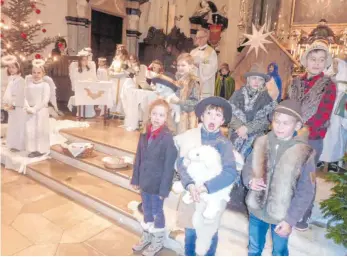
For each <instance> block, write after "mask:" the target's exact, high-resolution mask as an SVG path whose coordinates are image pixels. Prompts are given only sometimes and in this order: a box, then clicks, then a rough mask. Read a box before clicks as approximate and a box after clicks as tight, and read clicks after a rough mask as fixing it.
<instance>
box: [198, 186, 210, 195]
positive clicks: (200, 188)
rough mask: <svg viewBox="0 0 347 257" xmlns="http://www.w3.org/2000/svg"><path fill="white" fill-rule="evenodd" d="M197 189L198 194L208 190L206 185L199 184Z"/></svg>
mask: <svg viewBox="0 0 347 257" xmlns="http://www.w3.org/2000/svg"><path fill="white" fill-rule="evenodd" d="M198 191H199V193H200V194H202V193H208V190H207V188H206V186H200V187H199V188H198Z"/></svg>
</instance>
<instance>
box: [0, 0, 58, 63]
mask: <svg viewBox="0 0 347 257" xmlns="http://www.w3.org/2000/svg"><path fill="white" fill-rule="evenodd" d="M1 5H2V8H1V14H2V20H1V24H0V25H1V28H2V30H1V49H2V55H7V54H11V55H15V56H17V58H18V60H22V61H24V60H26V59H27V58H30V57H32V56H34V57H35V58H37V59H39V58H41V54H40V53H41V52H42V50H43V49H44V48H45V47H46V46H48V45H49V44H51V43H53V42H55V41H56V40H57V38H58V37H44V38H43V39H42V40H39V41H38V40H37V36H38V35H39V33H46V32H47V30H46V28H45V26H46V25H47V23H42V21H41V20H40V19H37V21H36V23H35V24H30V20H31V17H30V16H31V15H32V14H35V13H36V15H40V13H41V10H40V6H44V5H43V3H42V2H37V1H35V0H1ZM4 16H5V17H4Z"/></svg>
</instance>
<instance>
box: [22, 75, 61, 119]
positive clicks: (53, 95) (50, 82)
mask: <svg viewBox="0 0 347 257" xmlns="http://www.w3.org/2000/svg"><path fill="white" fill-rule="evenodd" d="M42 80H43V81H44V82H46V83H48V85H49V89H50V97H49V102H50V103H51V105H52V106H53V109H54V111H55V112H57V113H60V111H59V109H58V104H57V94H56V91H57V87H56V85H55V83H54V81H53V79H52V78H51V77H49V76H44V77H43V78H42ZM32 81H33V76H32V75H27V76H25V82H26V84H28V83H29V82H32Z"/></svg>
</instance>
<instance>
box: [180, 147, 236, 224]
mask: <svg viewBox="0 0 347 257" xmlns="http://www.w3.org/2000/svg"><path fill="white" fill-rule="evenodd" d="M184 163H185V164H187V165H186V166H187V173H188V174H189V176H190V177H191V178H192V179H193V180H194V182H195V185H196V186H198V187H199V186H202V185H204V183H205V182H207V181H209V180H211V179H212V178H214V177H216V176H218V175H219V174H220V173H221V172H222V171H223V166H222V161H221V156H220V154H219V153H218V151H217V149H215V148H214V147H212V146H209V145H202V146H200V147H197V148H194V149H192V150H190V151H189V154H188V156H187V157H186V158H185V159H184ZM232 187H233V185H230V186H228V187H225V188H223V189H221V190H219V191H217V192H215V193H213V194H207V193H203V194H201V199H202V200H203V201H204V202H206V204H207V205H206V209H205V211H204V212H203V217H204V218H206V219H214V218H215V216H216V215H217V213H218V212H219V211H220V210H221V206H222V201H225V202H228V201H229V200H230V196H229V195H230V191H231V189H232ZM182 200H183V201H184V202H185V203H186V204H190V203H192V202H193V199H192V197H191V195H190V193H189V192H186V194H185V195H184V196H183V199H182Z"/></svg>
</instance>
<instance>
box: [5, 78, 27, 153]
mask: <svg viewBox="0 0 347 257" xmlns="http://www.w3.org/2000/svg"><path fill="white" fill-rule="evenodd" d="M24 87H25V81H24V79H23V78H22V77H21V76H19V75H15V76H10V77H9V82H8V86H7V88H6V91H5V93H4V97H3V104H8V105H13V106H15V109H14V110H9V111H8V127H7V137H6V144H7V147H8V148H14V149H17V150H24V149H25V123H26V119H27V115H26V111H24V109H23V107H24Z"/></svg>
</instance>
